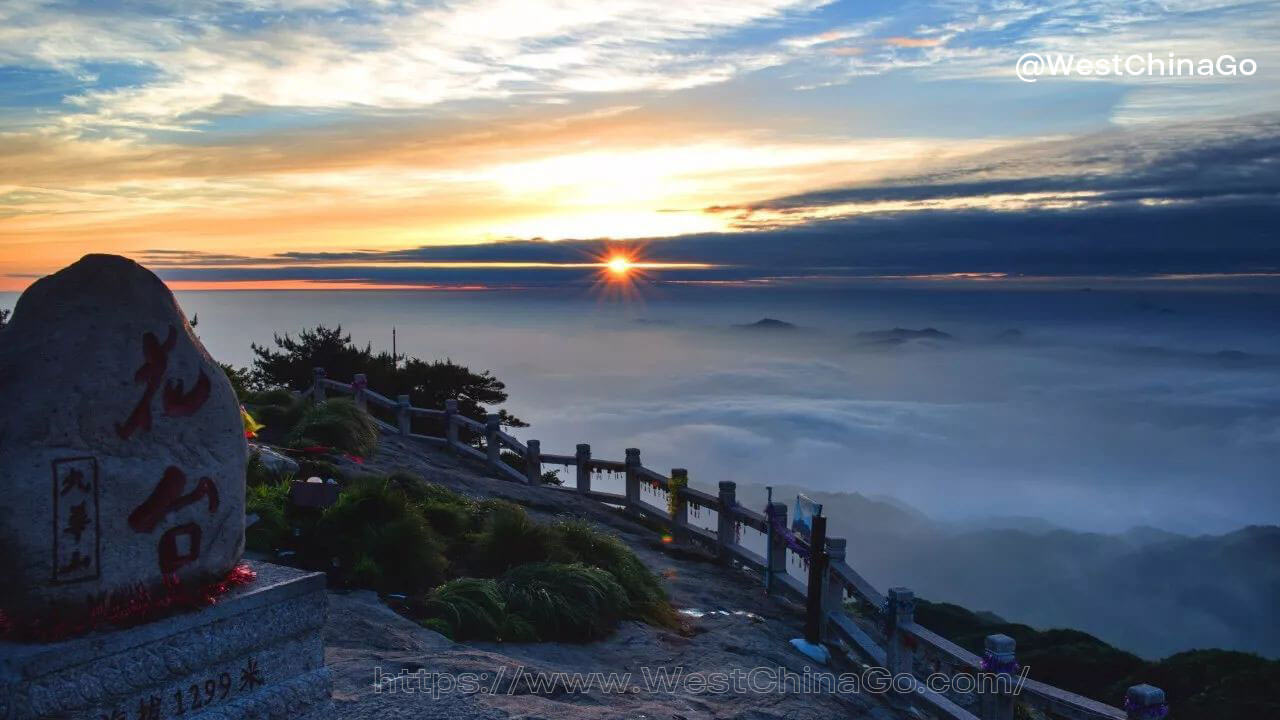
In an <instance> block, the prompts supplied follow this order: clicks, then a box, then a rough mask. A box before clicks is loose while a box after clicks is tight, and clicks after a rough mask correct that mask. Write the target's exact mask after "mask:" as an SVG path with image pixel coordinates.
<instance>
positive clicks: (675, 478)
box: [667, 468, 689, 540]
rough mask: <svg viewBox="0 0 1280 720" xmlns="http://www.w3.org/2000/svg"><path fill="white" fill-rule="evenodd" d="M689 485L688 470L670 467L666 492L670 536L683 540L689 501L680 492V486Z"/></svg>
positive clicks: (685, 535) (687, 525)
mask: <svg viewBox="0 0 1280 720" xmlns="http://www.w3.org/2000/svg"><path fill="white" fill-rule="evenodd" d="M686 487H689V471H688V470H686V469H684V468H671V482H670V484H668V485H667V493H668V495H669V496H670V497H671V503H670V510H671V536H672V537H673V538H675V539H677V540H684V539H685V538H686V537H687V536H688V533H687V532H685V529H686V528H688V527H689V503H688V502H686V501H685V499H684V496H683V495H681V494H680V488H686Z"/></svg>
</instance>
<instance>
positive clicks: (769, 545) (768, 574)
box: [764, 485, 773, 595]
mask: <svg viewBox="0 0 1280 720" xmlns="http://www.w3.org/2000/svg"><path fill="white" fill-rule="evenodd" d="M764 492H765V502H764V594H765V595H768V594H769V592H770V591H771V590H773V587H772V585H773V518H771V517H769V507H770V506H771V505H773V486H772V485H765V486H764Z"/></svg>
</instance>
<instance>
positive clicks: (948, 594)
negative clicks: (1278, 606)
mask: <svg viewBox="0 0 1280 720" xmlns="http://www.w3.org/2000/svg"><path fill="white" fill-rule="evenodd" d="M799 492H803V493H805V494H807V495H809V496H810V497H813V498H814V499H816V500H818V501H819V502H821V503H823V514H824V515H827V516H828V517H829V518H830V519H829V521H828V523H829V528H830V531H831V533H832V534H833V535H835V536H839V537H845V538H847V539H848V542H849V545H848V550H847V552H848V556H847V557H848V561H849V563H850V564H851V565H852V566H853V567H855V568H857V569H858V570H859V572H861V573H862V574H863V575H864V577H866V578H867V579H868V580H870V581H871V582H872V583H874V584H875V585H877V586H878V587H888V586H891V585H906V586H909V587H911V588H912V589H913V590H915V592H916V593H917V595H919V596H921V597H924V598H926V599H929V600H934V601H939V602H950V603H955V604H958V605H962V606H964V607H968V608H971V609H973V610H975V611H982V610H986V611H991V612H994V613H996V614H997V615H1001V616H1003V617H1006V618H1008V619H1010V620H1013V621H1017V622H1025V623H1027V624H1030V625H1033V626H1035V627H1038V628H1041V629H1048V628H1056V627H1069V628H1074V629H1077V630H1083V631H1085V632H1088V633H1090V634H1093V635H1095V636H1097V637H1099V638H1101V639H1102V640H1105V641H1106V642H1108V643H1110V644H1112V645H1115V646H1117V647H1121V648H1125V649H1126V650H1130V651H1132V652H1135V653H1137V654H1139V655H1142V656H1144V657H1147V658H1159V657H1164V656H1166V655H1170V654H1172V653H1175V652H1179V651H1182V650H1187V649H1192V648H1209V647H1230V648H1233V649H1238V650H1245V651H1251V652H1257V653H1259V654H1262V655H1265V656H1268V657H1276V656H1278V655H1280V628H1277V627H1276V624H1275V622H1274V619H1273V617H1272V613H1273V612H1274V610H1275V603H1276V599H1277V598H1278V597H1280V527H1278V526H1275V525H1267V526H1250V527H1246V528H1242V529H1240V530H1237V531H1235V532H1231V533H1226V534H1224V535H1200V536H1194V537H1193V536H1186V535H1180V534H1177V533H1171V532H1168V531H1165V530H1159V529H1157V528H1150V527H1135V528H1133V529H1131V530H1129V531H1127V532H1124V533H1118V534H1102V533H1085V532H1078V531H1073V530H1068V529H1065V528H1061V527H1055V526H1053V525H1052V524H1051V523H1048V522H1046V521H1044V520H1043V519H1041V518H993V519H990V520H988V521H987V522H985V523H982V524H977V523H949V522H944V521H939V520H935V519H932V518H929V517H927V516H925V515H924V514H922V513H920V512H919V511H916V510H914V509H912V508H910V507H908V506H906V505H904V504H903V503H901V502H899V501H895V500H893V499H892V498H871V497H867V496H864V495H860V494H858V493H830V492H814V491H812V490H808V489H805V488H801V487H796V486H793V485H782V486H776V487H774V499H775V500H778V499H781V500H785V501H788V502H790V501H791V500H793V499H794V497H795V495H796V493H799ZM738 493H739V497H740V499H743V500H744V501H745V502H748V503H753V504H760V503H761V502H763V499H764V497H765V491H764V488H761V487H758V486H739V489H738Z"/></svg>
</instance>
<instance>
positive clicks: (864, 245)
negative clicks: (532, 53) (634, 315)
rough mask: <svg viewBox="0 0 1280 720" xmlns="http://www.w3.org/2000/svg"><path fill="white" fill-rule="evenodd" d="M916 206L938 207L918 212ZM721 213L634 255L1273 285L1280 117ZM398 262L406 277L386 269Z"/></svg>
mask: <svg viewBox="0 0 1280 720" xmlns="http://www.w3.org/2000/svg"><path fill="white" fill-rule="evenodd" d="M1079 193H1089V195H1087V196H1081V195H1078V194H1079ZM1028 194H1034V195H1040V196H1044V197H1046V198H1048V199H1054V198H1057V199H1060V200H1062V201H1063V202H1059V203H1044V202H1033V203H1030V204H1028V205H1025V206H1018V207H1015V208H1013V209H1010V208H1007V207H1006V208H1003V209H998V208H997V207H996V206H995V205H993V206H992V207H984V206H983V203H984V201H986V200H988V199H990V198H992V196H1001V195H1028ZM956 199H962V200H965V201H966V202H965V203H964V206H963V207H962V208H961V209H939V207H938V203H939V202H941V201H948V200H956ZM886 201H894V202H897V203H907V204H908V209H902V208H901V207H898V208H895V210H894V211H892V212H860V213H858V214H847V215H844V216H841V217H836V218H833V219H816V218H814V217H810V216H811V215H816V214H818V213H820V212H821V211H822V210H823V209H824V208H830V207H832V206H840V205H845V204H849V203H864V204H865V203H876V202H886ZM1067 201H1070V202H1067ZM911 203H922V204H921V205H920V206H919V209H910V204H911ZM923 203H933V204H932V205H925V204H923ZM864 209H865V208H864ZM708 210H709V211H715V212H734V213H738V214H739V219H740V220H741V223H742V226H743V227H744V228H748V230H747V231H743V232H726V233H707V234H695V235H685V236H679V237H674V238H661V239H651V240H646V241H636V242H627V243H623V245H624V246H636V247H637V248H638V250H637V251H638V252H639V253H641V254H642V255H643V256H644V257H645V259H649V260H654V261H664V262H676V263H690V262H692V263H711V264H714V265H715V266H716V267H714V268H712V269H707V270H662V271H658V272H655V273H653V274H652V277H653V278H654V279H656V280H659V281H670V280H696V279H700V280H744V279H753V278H760V277H769V276H777V275H824V276H830V275H845V276H885V275H888V276H897V275H914V274H940V273H1006V274H1009V275H1035V276H1079V275H1094V276H1126V277H1127V276H1142V275H1153V274H1166V273H1177V274H1188V273H1189V274H1204V273H1225V274H1234V273H1271V272H1276V271H1278V270H1280V244H1278V243H1276V242H1275V234H1274V228H1275V227H1277V225H1278V221H1280V116H1276V115H1266V116H1256V117H1252V118H1246V119H1244V120H1240V121H1235V122H1231V123H1219V124H1204V125H1198V126H1194V127H1191V126H1187V127H1174V128H1164V129H1153V130H1149V131H1146V132H1144V133H1141V134H1139V133H1136V132H1125V133H1120V132H1114V133H1106V134H1102V135H1097V136H1092V137H1088V138H1083V139H1074V140H1070V141H1060V142H1050V143H1040V144H1031V145H1025V146H1022V147H1020V148H1017V149H1014V150H1004V151H1001V152H998V153H992V154H989V155H985V156H981V157H978V158H976V159H970V160H969V161H968V162H967V163H966V164H964V165H958V166H955V167H952V168H947V169H942V170H937V171H935V172H932V173H930V174H928V175H920V176H916V177H912V178H908V179H905V180H900V181H896V182H894V183H890V184H880V185H874V186H859V187H853V188H838V189H831V190H825V191H822V192H814V193H807V194H804V195H794V196H788V197H782V198H776V199H774V200H769V201H766V202H762V203H757V204H754V205H751V206H727V205H721V206H718V207H714V208H709V209H708ZM618 247H619V243H617V242H614V241H610V240H607V239H584V240H564V241H558V242H549V241H544V240H541V239H533V240H513V241H509V242H499V243H488V244H476V245H449V246H428V247H419V248H409V249H402V250H391V251H377V250H352V251H343V252H288V253H282V254H279V255H275V256H271V257H268V258H258V259H252V258H244V257H239V256H233V255H214V254H203V253H184V252H181V251H171V250H156V251H152V252H151V253H150V254H149V255H150V259H152V260H153V264H156V265H158V266H160V267H168V268H170V269H167V270H166V271H165V275H166V277H169V278H171V279H181V280H191V279H205V280H217V279H228V280H230V279H236V280H254V279H312V280H322V281H348V282H368V283H387V282H395V283H409V284H414V283H417V284H437V283H445V284H448V283H467V284H475V283H481V284H495V285H501V284H510V283H517V284H533V285H543V284H546V285H554V284H561V283H575V282H583V283H589V282H593V281H594V280H595V273H594V271H593V270H591V269H583V268H424V267H414V266H411V265H410V264H411V263H432V262H436V263H443V262H475V263H489V262H495V263H496V262H503V263H519V262H526V263H583V262H590V261H593V260H594V259H596V258H599V257H601V256H603V255H607V254H608V253H610V252H612V251H614V250H615V249H616V248H618ZM362 263H368V265H361V264H362ZM388 263H389V264H391V265H392V266H391V267H386V266H378V267H375V266H374V264H388ZM338 264H341V265H342V266H341V267H336V266H337V265H338ZM396 264H400V265H401V266H400V267H396V266H395V265H396ZM246 265H248V266H253V267H249V268H247V269H246V268H245V267H244V266H246ZM353 266H355V267H353Z"/></svg>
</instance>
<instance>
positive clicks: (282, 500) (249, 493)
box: [244, 481, 293, 552]
mask: <svg viewBox="0 0 1280 720" xmlns="http://www.w3.org/2000/svg"><path fill="white" fill-rule="evenodd" d="M288 504H289V482H288V481H275V482H262V483H258V484H255V485H250V486H249V487H247V488H246V489H245V514H257V516H258V521H257V522H255V523H254V524H253V525H251V526H249V527H248V528H246V529H245V532H244V540H245V547H247V548H249V549H250V550H257V551H258V552H271V551H273V550H276V549H277V548H279V547H282V546H283V545H284V544H285V542H287V540H288V538H289V536H290V535H291V534H292V532H293V530H292V529H291V527H290V525H289V518H288V512H287V508H288Z"/></svg>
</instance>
